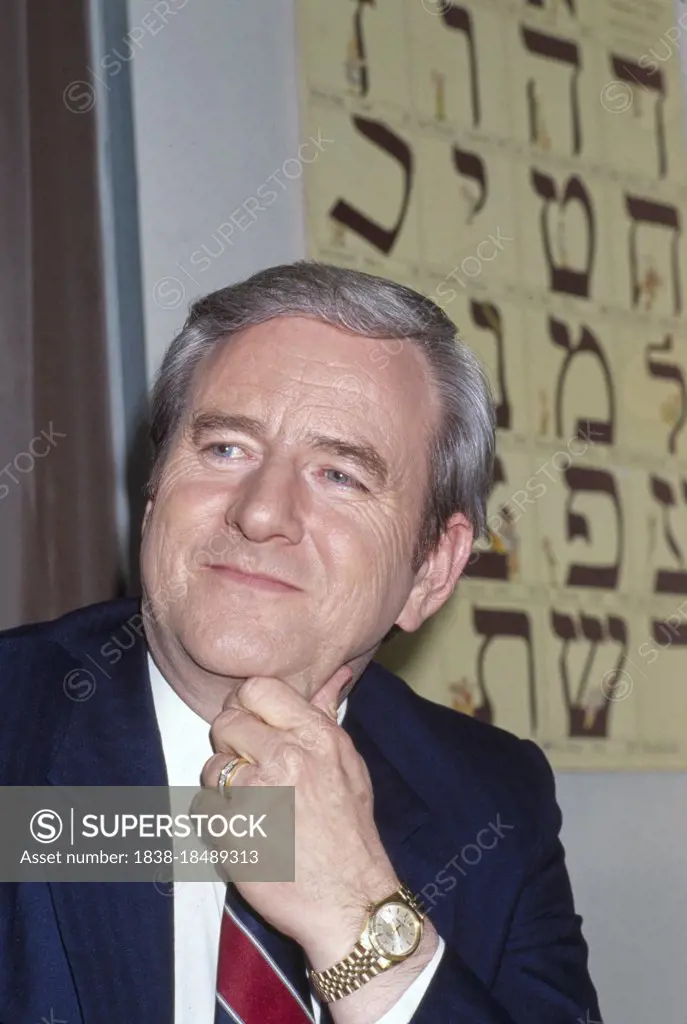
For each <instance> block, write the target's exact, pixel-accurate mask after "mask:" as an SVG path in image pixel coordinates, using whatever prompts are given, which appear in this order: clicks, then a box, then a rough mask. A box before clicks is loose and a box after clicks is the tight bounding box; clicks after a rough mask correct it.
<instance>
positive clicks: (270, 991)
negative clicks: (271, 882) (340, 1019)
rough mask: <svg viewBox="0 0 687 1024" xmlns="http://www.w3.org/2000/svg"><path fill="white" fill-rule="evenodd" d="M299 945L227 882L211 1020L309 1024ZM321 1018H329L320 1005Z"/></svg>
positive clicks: (235, 1023) (309, 1009)
mask: <svg viewBox="0 0 687 1024" xmlns="http://www.w3.org/2000/svg"><path fill="white" fill-rule="evenodd" d="M305 971H306V961H305V956H304V954H303V950H302V949H301V947H300V946H299V945H298V944H297V943H296V942H294V941H293V940H292V939H289V938H287V936H285V935H282V933H281V932H278V931H277V930H276V929H275V928H272V927H271V926H270V925H268V924H267V922H266V921H265V920H264V919H263V918H262V917H260V915H259V914H257V913H256V912H255V911H254V910H252V909H251V907H250V906H249V904H248V903H247V902H246V901H245V900H244V899H243V898H242V896H241V895H240V894H239V893H238V892H237V890H236V887H235V886H234V885H233V884H232V883H229V885H228V886H227V896H226V900H225V904H224V912H223V914H222V928H221V932H220V941H219V960H218V964H217V1012H216V1015H215V1024H229V1022H231V1024H314V1020H315V1018H314V1016H313V1011H312V1003H311V1001H310V988H309V985H308V981H307V977H306V973H305ZM323 1011H324V1012H323V1014H322V1022H323V1024H324V1021H326V1020H331V1017H330V1015H329V1013H328V1012H327V1010H326V1007H323Z"/></svg>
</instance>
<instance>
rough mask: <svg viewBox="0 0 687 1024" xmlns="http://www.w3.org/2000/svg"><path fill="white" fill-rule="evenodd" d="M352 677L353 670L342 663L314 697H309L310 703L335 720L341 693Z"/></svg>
mask: <svg viewBox="0 0 687 1024" xmlns="http://www.w3.org/2000/svg"><path fill="white" fill-rule="evenodd" d="M352 678H353V671H352V670H351V668H350V667H349V666H348V665H342V666H341V668H339V669H337V670H336V672H335V673H334V675H333V676H331V678H330V679H328V680H327V682H326V683H324V685H323V686H321V687H320V689H319V690H318V691H317V693H316V694H315V696H314V697H312V698H311V700H310V704H311V706H312V707H314V708H319V710H320V711H324V713H325V714H326V715H327V716H328V717H329V718H331V719H333V721H336V720H337V716H338V711H339V704H340V703H341V693H342V691H343V689H344V687H346V686H347V685H348V683H350V681H351V679H352Z"/></svg>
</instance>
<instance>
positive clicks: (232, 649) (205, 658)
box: [183, 631, 286, 679]
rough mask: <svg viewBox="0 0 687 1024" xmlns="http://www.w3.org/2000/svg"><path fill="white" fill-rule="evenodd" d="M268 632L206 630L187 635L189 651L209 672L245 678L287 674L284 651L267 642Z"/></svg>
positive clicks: (186, 642) (185, 638) (197, 662)
mask: <svg viewBox="0 0 687 1024" xmlns="http://www.w3.org/2000/svg"><path fill="white" fill-rule="evenodd" d="M266 640H267V638H266V637H265V635H264V634H262V635H260V636H255V637H253V636H250V635H247V634H246V633H243V634H242V635H241V636H233V635H227V633H226V631H223V632H222V633H221V634H220V633H216V634H214V633H212V632H209V633H208V632H205V633H204V634H203V635H201V636H199V635H198V634H195V635H193V636H190V637H184V638H183V643H184V647H185V648H186V650H187V652H188V653H189V654H190V656H191V657H192V658H193V660H194V661H195V662H196V664H197V665H199V666H200V667H201V668H202V669H203V670H204V671H205V672H210V673H212V674H213V675H218V676H227V677H232V678H235V679H244V678H248V677H249V676H276V677H277V678H280V676H281V675H283V673H284V671H285V669H286V665H285V661H284V655H283V652H281V653H280V652H279V648H278V647H277V648H275V646H274V645H273V644H270V643H269V642H266Z"/></svg>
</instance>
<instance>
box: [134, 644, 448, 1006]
mask: <svg viewBox="0 0 687 1024" xmlns="http://www.w3.org/2000/svg"><path fill="white" fill-rule="evenodd" d="M148 667H149V670H150V681H151V685H152V692H153V701H154V704H155V714H156V717H157V723H158V727H159V729H160V735H161V738H162V749H163V752H164V757H165V762H166V765H167V779H168V782H169V785H170V786H199V785H200V773H201V771H202V768H203V765H204V764H205V762H206V761H207V759H208V758H209V757H211V756H212V754H213V749H212V744H211V743H210V727H209V725H208V723H207V722H206V721H205V720H204V719H203V718H201V717H200V716H199V715H197V714H196V713H195V711H192V709H191V708H190V707H189V706H188V705H187V704H185V703H184V701H183V700H182V699H181V698H180V697H179V696H178V694H177V693H175V691H174V690H173V689H172V687H171V686H170V685H169V684H168V683H167V681H166V679H165V678H164V676H163V675H162V674H161V672H160V670H159V669H158V667H157V665H156V664H155V662H154V661H153V658H152V656H151V655H150V653H149V654H148ZM346 704H347V701H344V702H343V703H342V705H341V707H340V708H339V725H340V724H341V722H342V721H343V717H344V715H345V713H346ZM225 892H226V884H225V883H224V882H182V883H177V884H176V885H175V886H174V977H175V983H174V1021H175V1024H213V1022H214V1019H215V992H216V982H217V958H218V955H219V937H220V928H221V924H222V910H223V907H224V897H225ZM443 950H444V942H443V939H441V938H440V939H439V947H438V949H437V951H436V954H435V955H434V957H433V959H432V960H431V962H430V963H429V964H428V965H427V966H426V967H425V969H424V971H423V972H422V973H421V974H419V975H418V977H417V978H416V979H415V981H414V982H413V983H412V984H411V985H410V986H409V987H408V988H407V989H406V991H405V992H404V993H403V995H402V996H401V998H400V999H399V1001H398V1002H397V1003H395V1004H394V1006H393V1007H392V1008H391V1010H389V1011H388V1012H387V1013H385V1014H384V1016H383V1017H382V1018H380V1020H379V1021H378V1022H377V1024H409V1022H410V1021H411V1020H412V1016H413V1014H414V1013H415V1010H416V1009H417V1007H418V1006H419V1005H420V1002H421V1000H422V997H423V995H424V994H425V992H426V990H427V988H428V986H429V983H430V981H431V980H432V977H433V976H434V972H435V971H436V969H437V967H438V966H439V961H440V960H441V956H442V953H443ZM311 999H312V1004H313V1011H314V1014H315V1021H316V1024H320V1007H319V1003H318V1001H317V997H316V996H315V994H314V993H313V992H312V990H311Z"/></svg>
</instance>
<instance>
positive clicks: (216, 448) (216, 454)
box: [205, 441, 242, 462]
mask: <svg viewBox="0 0 687 1024" xmlns="http://www.w3.org/2000/svg"><path fill="white" fill-rule="evenodd" d="M232 448H235V449H236V450H237V451H242V449H241V448H239V446H238V445H237V444H231V443H230V442H229V441H218V442H217V443H216V444H211V445H208V447H207V448H206V449H205V451H206V452H208V454H209V455H211V456H212V457H213V458H216V459H220V460H223V461H224V462H228V461H229V457H228V455H227V450H229V451H231V449H232Z"/></svg>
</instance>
